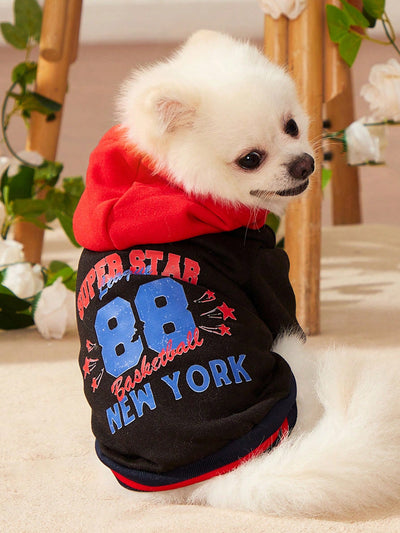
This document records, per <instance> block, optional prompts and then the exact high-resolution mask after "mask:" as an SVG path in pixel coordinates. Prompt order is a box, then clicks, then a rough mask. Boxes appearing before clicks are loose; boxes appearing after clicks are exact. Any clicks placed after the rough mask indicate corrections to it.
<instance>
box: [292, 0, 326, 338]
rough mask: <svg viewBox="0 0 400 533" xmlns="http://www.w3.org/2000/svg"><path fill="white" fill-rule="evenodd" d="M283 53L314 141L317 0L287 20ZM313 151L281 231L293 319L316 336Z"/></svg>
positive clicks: (317, 239) (317, 227)
mask: <svg viewBox="0 0 400 533" xmlns="http://www.w3.org/2000/svg"><path fill="white" fill-rule="evenodd" d="M311 36H312V38H311ZM288 51H289V68H290V70H291V72H292V75H293V76H294V78H295V80H296V82H297V86H298V88H299V92H300V96H301V99H302V103H303V105H304V107H305V109H306V111H307V112H308V114H309V115H310V117H311V120H310V138H311V140H313V139H320V138H321V134H322V91H323V82H322V80H323V76H322V65H323V2H321V0H309V1H308V5H307V8H306V9H305V10H304V11H303V13H302V14H301V15H300V16H299V18H297V19H295V20H293V21H290V22H289V46H288ZM319 144H320V143H318V145H319ZM315 155H316V161H317V169H316V171H315V173H314V175H313V177H312V184H311V187H310V190H309V191H308V192H307V193H306V194H305V195H304V196H303V197H302V198H299V199H298V200H295V201H294V202H292V204H291V205H290V206H289V208H288V211H287V215H286V231H285V243H286V249H287V252H288V255H289V258H290V261H291V270H290V278H291V282H292V284H293V288H294V291H295V294H296V300H297V315H298V320H299V322H300V325H301V326H302V327H303V329H304V330H305V332H306V333H307V334H316V333H318V332H319V330H320V309H319V282H320V255H321V168H320V164H319V163H318V162H319V161H321V151H320V148H319V147H318V146H317V147H316V154H315Z"/></svg>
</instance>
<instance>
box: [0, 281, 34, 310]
mask: <svg viewBox="0 0 400 533" xmlns="http://www.w3.org/2000/svg"><path fill="white" fill-rule="evenodd" d="M30 305H31V304H30V303H29V302H27V301H26V300H22V299H21V298H18V296H16V295H15V294H14V293H13V292H12V291H10V290H8V289H7V287H4V286H3V285H0V309H1V310H3V311H12V312H17V311H25V310H26V309H28V308H29V307H30Z"/></svg>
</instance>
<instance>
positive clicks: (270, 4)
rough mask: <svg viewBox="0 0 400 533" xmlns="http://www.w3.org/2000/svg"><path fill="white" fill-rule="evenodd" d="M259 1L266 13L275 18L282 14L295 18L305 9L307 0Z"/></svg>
mask: <svg viewBox="0 0 400 533" xmlns="http://www.w3.org/2000/svg"><path fill="white" fill-rule="evenodd" d="M259 3H260V6H261V9H262V10H263V11H264V13H265V14H266V15H270V16H271V17H272V18H273V19H278V18H279V17H280V16H281V15H285V16H286V17H288V18H290V19H295V18H297V17H298V16H299V15H300V13H301V12H302V11H303V10H304V9H305V7H306V5H307V0H259Z"/></svg>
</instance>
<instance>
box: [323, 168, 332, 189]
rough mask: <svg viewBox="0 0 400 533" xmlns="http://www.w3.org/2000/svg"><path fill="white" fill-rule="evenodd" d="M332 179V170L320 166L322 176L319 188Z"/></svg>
mask: <svg viewBox="0 0 400 533" xmlns="http://www.w3.org/2000/svg"><path fill="white" fill-rule="evenodd" d="M331 179H332V170H331V169H330V168H326V167H322V176H321V188H322V190H324V189H325V187H326V186H327V185H328V183H329V182H330V181H331Z"/></svg>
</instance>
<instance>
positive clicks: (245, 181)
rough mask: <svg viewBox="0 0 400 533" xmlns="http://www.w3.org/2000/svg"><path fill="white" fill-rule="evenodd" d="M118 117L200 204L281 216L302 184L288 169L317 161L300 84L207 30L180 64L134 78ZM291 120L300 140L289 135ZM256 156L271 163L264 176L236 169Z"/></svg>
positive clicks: (182, 53) (245, 47) (183, 52)
mask: <svg viewBox="0 0 400 533" xmlns="http://www.w3.org/2000/svg"><path fill="white" fill-rule="evenodd" d="M118 110H119V111H118V116H119V120H120V122H121V124H122V125H123V126H125V127H126V128H127V132H128V138H129V140H130V141H131V142H132V143H133V144H134V145H135V146H136V147H137V148H139V150H140V151H142V152H144V153H145V154H148V155H150V156H151V158H152V160H153V161H154V162H156V163H157V168H158V169H159V170H163V171H164V172H167V173H168V174H169V177H170V179H171V181H173V182H175V183H178V184H179V185H180V186H181V187H183V188H184V189H185V190H186V191H187V192H188V193H190V194H191V193H193V194H195V195H198V196H201V195H207V194H211V195H212V196H214V197H215V198H218V199H220V200H223V201H229V202H236V203H239V202H241V203H245V204H247V205H249V206H252V207H254V208H257V207H263V208H268V209H271V210H273V211H274V212H276V213H281V212H282V211H283V210H284V208H285V207H286V205H287V203H288V197H282V196H278V195H276V194H274V192H275V191H279V190H282V189H287V188H290V187H291V186H293V185H295V183H294V180H293V179H292V178H291V177H290V175H289V174H288V165H289V164H290V163H291V162H292V161H293V160H294V159H295V158H296V157H298V156H301V155H302V154H304V153H309V154H311V153H312V149H311V146H310V145H309V142H308V136H307V134H308V119H307V116H306V115H305V113H304V111H303V110H302V108H301V106H300V105H299V102H298V100H297V95H296V90H295V86H294V83H293V81H292V79H291V78H290V76H289V75H288V74H287V73H286V72H285V71H284V70H283V69H281V68H280V67H278V66H276V65H274V64H272V63H271V62H270V61H268V60H267V59H266V58H265V57H264V56H263V55H262V54H261V53H260V52H259V51H258V50H257V49H256V48H255V47H253V46H250V45H249V44H247V43H242V42H239V41H236V40H234V39H232V38H231V37H228V36H226V35H222V34H219V33H215V32H210V31H200V32H198V33H196V34H194V36H192V37H191V38H190V39H189V40H188V42H187V43H186V44H185V45H184V46H183V47H182V48H181V49H180V50H179V51H178V52H177V53H176V54H175V55H174V56H173V57H172V58H171V59H170V60H168V61H166V62H162V63H159V64H157V65H154V66H152V67H150V68H148V69H145V70H140V71H136V72H134V73H133V74H132V75H131V77H130V78H129V79H128V80H127V81H126V82H125V84H124V86H123V87H122V91H121V95H120V98H119V101H118ZM290 118H293V119H294V120H295V121H296V123H297V124H298V127H299V135H298V137H296V138H293V137H291V136H290V135H287V134H286V133H285V132H284V126H285V123H286V122H287V121H288V120H289V119H290ZM252 149H258V150H262V151H264V152H265V153H266V154H267V157H266V159H265V161H264V164H263V165H262V166H261V167H260V168H259V169H257V171H256V172H254V171H253V172H248V171H244V170H243V169H241V168H239V167H238V166H237V164H236V163H235V161H236V160H237V159H238V158H239V157H240V156H242V155H245V154H247V153H248V152H249V151H251V150H252ZM251 190H262V191H265V194H264V195H263V196H262V197H261V198H259V197H258V196H254V195H252V194H250V191H251Z"/></svg>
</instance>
